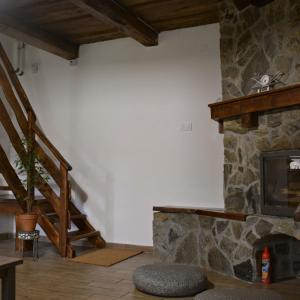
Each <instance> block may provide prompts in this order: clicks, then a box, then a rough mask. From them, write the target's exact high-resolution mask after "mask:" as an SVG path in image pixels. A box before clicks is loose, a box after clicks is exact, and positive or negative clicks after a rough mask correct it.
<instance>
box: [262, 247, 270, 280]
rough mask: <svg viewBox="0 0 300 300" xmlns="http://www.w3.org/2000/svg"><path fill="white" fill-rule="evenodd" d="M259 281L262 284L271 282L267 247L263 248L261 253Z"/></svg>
mask: <svg viewBox="0 0 300 300" xmlns="http://www.w3.org/2000/svg"><path fill="white" fill-rule="evenodd" d="M261 271H262V272H261V275H262V276H261V282H262V283H264V284H269V283H270V282H271V280H270V275H271V256H270V251H269V248H268V247H265V248H264V252H263V254H262V270H261Z"/></svg>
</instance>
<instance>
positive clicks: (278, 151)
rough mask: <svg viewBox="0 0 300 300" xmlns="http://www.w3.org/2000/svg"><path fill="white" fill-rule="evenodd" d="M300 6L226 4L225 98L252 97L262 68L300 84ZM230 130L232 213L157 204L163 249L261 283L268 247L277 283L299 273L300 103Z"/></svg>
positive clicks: (177, 258)
mask: <svg viewBox="0 0 300 300" xmlns="http://www.w3.org/2000/svg"><path fill="white" fill-rule="evenodd" d="M299 11H300V2H299V1H292V0H290V1H285V0H275V1H274V2H273V3H271V4H269V5H267V6H266V7H263V8H254V7H248V8H246V9H244V10H243V11H239V10H238V9H237V8H236V7H235V5H234V1H233V0H225V1H222V2H221V4H220V26H221V60H222V77H223V98H224V100H225V99H229V98H233V97H240V96H243V95H248V94H249V93H250V86H251V82H250V83H249V78H251V77H252V76H253V73H254V72H261V73H268V72H270V73H272V72H274V71H278V70H280V71H284V72H285V73H286V74H287V75H286V76H285V78H284V80H285V81H286V82H287V83H288V84H293V83H297V82H300V19H299V15H300V14H299V13H297V14H296V13H295V12H299ZM278 16H280V17H278ZM278 20H279V21H278ZM223 129H224V207H225V211H224V213H223V214H222V213H220V212H217V211H212V210H211V211H209V210H207V211H206V212H205V211H204V210H200V209H186V210H184V209H182V210H181V211H180V213H179V210H176V209H172V208H170V209H168V208H166V209H160V208H157V209H155V210H156V211H158V212H156V213H155V214H154V221H153V240H154V250H155V253H156V254H157V255H158V256H159V257H160V259H161V260H162V261H165V262H176V263H189V264H197V265H200V266H202V267H204V268H207V269H212V270H215V271H217V272H220V273H225V274H228V275H231V276H234V277H237V278H240V279H243V280H247V281H258V280H260V276H261V273H260V270H261V265H260V261H261V252H262V249H263V247H264V246H268V247H269V248H270V251H271V255H272V263H273V271H272V276H273V280H275V281H276V280H282V279H286V278H291V277H296V276H299V275H300V241H299V240H300V223H299V222H295V220H294V218H293V216H294V212H295V209H296V207H297V205H298V204H299V203H300V201H299V197H300V196H299V192H300V184H299V183H300V181H298V180H299V179H298V178H299V177H300V170H299V169H298V163H299V161H298V157H299V156H300V150H299V149H300V108H299V106H298V107H297V106H294V107H292V108H287V109H284V110H283V109H280V110H277V111H274V110H272V111H268V112H264V113H259V114H258V119H257V126H256V127H255V128H251V129H248V128H245V126H243V124H242V121H241V119H240V118H236V119H232V120H226V121H225V122H224V124H223ZM216 134H217V133H216ZM275 174H278V175H275ZM228 212H231V214H229V213H228Z"/></svg>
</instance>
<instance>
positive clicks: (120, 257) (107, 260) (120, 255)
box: [72, 248, 143, 267]
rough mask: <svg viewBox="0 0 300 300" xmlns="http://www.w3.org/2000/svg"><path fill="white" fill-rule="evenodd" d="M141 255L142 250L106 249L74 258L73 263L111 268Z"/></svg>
mask: <svg viewBox="0 0 300 300" xmlns="http://www.w3.org/2000/svg"><path fill="white" fill-rule="evenodd" d="M141 253H143V251H141V250H132V249H118V248H104V249H99V250H96V251H92V252H89V253H86V254H83V255H80V256H77V257H75V258H73V259H72V261H75V262H79V263H83V264H90V265H97V266H103V267H110V266H112V265H115V264H117V263H119V262H121V261H124V260H126V259H128V258H131V257H133V256H136V255H139V254H141Z"/></svg>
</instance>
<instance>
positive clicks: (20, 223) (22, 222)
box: [16, 213, 38, 231]
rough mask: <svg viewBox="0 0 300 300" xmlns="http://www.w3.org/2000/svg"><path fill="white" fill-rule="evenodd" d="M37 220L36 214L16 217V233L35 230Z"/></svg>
mask: <svg viewBox="0 0 300 300" xmlns="http://www.w3.org/2000/svg"><path fill="white" fill-rule="evenodd" d="M37 220H38V215H37V214H33V213H32V214H20V215H17V216H16V228H17V230H18V231H33V230H35V227H36V224H37Z"/></svg>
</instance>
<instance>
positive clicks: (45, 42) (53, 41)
mask: <svg viewBox="0 0 300 300" xmlns="http://www.w3.org/2000/svg"><path fill="white" fill-rule="evenodd" d="M0 32H1V33H3V34H5V35H8V36H10V37H12V38H15V39H17V40H20V41H22V42H24V43H27V44H29V45H32V46H34V47H37V48H40V49H42V50H45V51H47V52H50V53H52V54H55V55H57V56H60V57H62V58H65V59H68V60H71V59H75V58H77V57H78V52H79V45H76V44H73V43H70V42H68V41H66V40H64V39H62V38H60V37H57V36H55V35H53V34H50V33H49V32H45V31H43V30H41V29H39V28H37V27H33V26H31V25H28V24H24V23H22V22H20V21H19V20H16V19H14V18H12V17H10V16H8V15H5V14H2V13H0Z"/></svg>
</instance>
